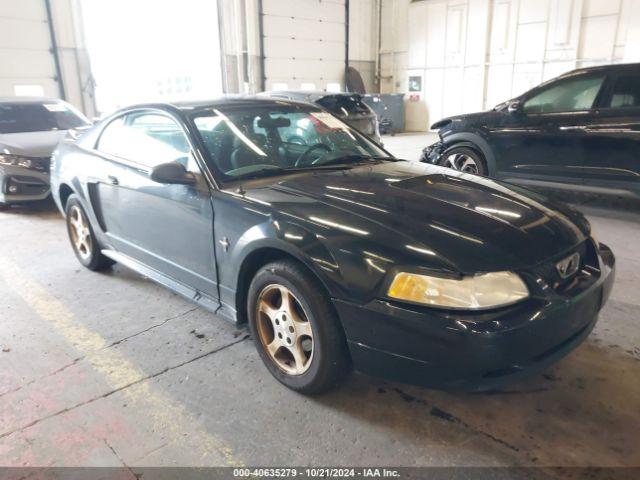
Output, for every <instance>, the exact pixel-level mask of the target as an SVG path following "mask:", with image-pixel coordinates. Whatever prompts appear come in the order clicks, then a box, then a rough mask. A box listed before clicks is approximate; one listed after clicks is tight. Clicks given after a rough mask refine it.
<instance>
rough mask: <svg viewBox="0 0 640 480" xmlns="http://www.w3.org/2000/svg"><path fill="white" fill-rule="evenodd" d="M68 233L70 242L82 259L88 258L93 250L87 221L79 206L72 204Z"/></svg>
mask: <svg viewBox="0 0 640 480" xmlns="http://www.w3.org/2000/svg"><path fill="white" fill-rule="evenodd" d="M69 226H70V228H69V234H70V235H71V243H73V247H74V248H75V249H76V252H78V255H80V257H81V258H82V259H83V260H88V259H89V258H90V257H91V254H92V252H93V242H92V241H91V231H90V230H89V222H88V221H87V219H86V217H85V216H84V213H82V210H80V207H78V206H77V205H74V206H72V207H71V210H70V211H69Z"/></svg>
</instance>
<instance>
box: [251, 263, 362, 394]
mask: <svg viewBox="0 0 640 480" xmlns="http://www.w3.org/2000/svg"><path fill="white" fill-rule="evenodd" d="M247 308H248V317H249V327H250V329H251V334H252V336H253V339H254V342H255V345H256V348H257V349H258V353H259V354H260V357H261V359H262V361H263V362H264V364H265V366H266V367H267V369H268V370H269V372H270V373H271V374H272V375H273V376H274V377H275V378H276V379H277V380H278V381H280V382H281V383H283V384H284V385H286V386H287V387H289V388H291V389H292V390H296V391H298V392H301V393H305V394H315V393H321V392H323V391H326V390H329V389H331V388H333V387H335V386H337V385H338V384H339V383H340V382H341V381H342V380H343V379H344V378H345V377H346V375H347V374H348V373H349V371H350V367H351V362H350V359H349V354H348V349H347V345H346V341H345V337H344V332H343V330H342V326H341V325H340V322H339V320H338V318H337V315H336V313H335V311H334V309H333V305H332V304H331V302H330V300H329V298H328V297H327V295H326V294H325V293H324V290H323V288H322V285H320V284H319V282H318V281H317V280H316V279H315V278H314V277H313V276H312V275H311V274H310V273H309V272H308V271H306V270H305V269H304V267H302V266H300V265H298V264H296V263H294V262H292V261H280V262H274V263H270V264H268V265H265V266H264V267H262V268H261V269H260V270H259V271H258V273H257V274H256V275H255V277H254V279H253V281H252V282H251V285H250V287H249V294H248V298H247Z"/></svg>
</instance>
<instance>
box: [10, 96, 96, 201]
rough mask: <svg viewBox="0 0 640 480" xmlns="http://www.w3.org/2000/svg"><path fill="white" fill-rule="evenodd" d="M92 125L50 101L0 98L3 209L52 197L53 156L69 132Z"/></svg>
mask: <svg viewBox="0 0 640 480" xmlns="http://www.w3.org/2000/svg"><path fill="white" fill-rule="evenodd" d="M86 125H89V120H87V119H86V118H85V117H84V116H83V115H82V114H81V113H80V112H78V111H77V110H76V109H74V108H73V107H72V106H71V105H69V104H68V103H66V102H63V101H62V100H58V99H51V98H41V97H38V98H30V97H13V98H0V207H2V206H6V205H9V204H12V203H22V202H29V201H36V200H44V199H45V198H47V197H48V196H49V163H50V158H51V153H52V152H53V150H54V149H55V148H56V146H57V145H58V143H59V142H60V140H62V139H63V138H64V136H65V135H66V133H67V130H70V129H74V128H78V127H82V126H86Z"/></svg>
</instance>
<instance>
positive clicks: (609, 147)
mask: <svg viewBox="0 0 640 480" xmlns="http://www.w3.org/2000/svg"><path fill="white" fill-rule="evenodd" d="M586 133H587V136H586V139H585V150H586V155H585V165H584V177H585V184H587V185H589V186H591V187H593V188H594V189H598V188H606V189H611V190H632V191H634V192H636V194H640V71H638V70H636V71H622V72H620V73H616V74H613V76H612V78H611V81H610V82H609V87H608V88H607V91H606V94H605V95H604V96H603V99H602V101H601V102H600V103H599V107H598V108H597V111H596V113H595V115H594V116H593V118H592V119H591V120H590V121H589V123H588V124H587V129H586Z"/></svg>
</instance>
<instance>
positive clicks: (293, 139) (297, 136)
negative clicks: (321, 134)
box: [287, 135, 307, 145]
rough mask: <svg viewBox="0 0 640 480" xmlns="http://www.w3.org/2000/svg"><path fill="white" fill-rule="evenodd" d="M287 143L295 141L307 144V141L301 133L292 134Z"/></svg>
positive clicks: (298, 143)
mask: <svg viewBox="0 0 640 480" xmlns="http://www.w3.org/2000/svg"><path fill="white" fill-rule="evenodd" d="M287 143H295V144H297V145H306V144H307V142H306V141H305V139H304V138H302V137H301V136H300V135H291V136H290V137H289V138H287Z"/></svg>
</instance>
